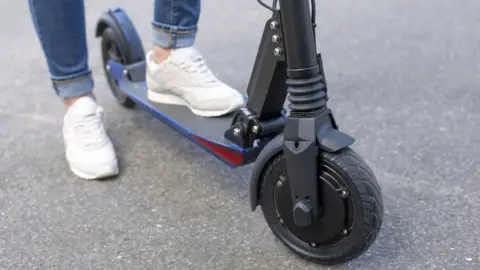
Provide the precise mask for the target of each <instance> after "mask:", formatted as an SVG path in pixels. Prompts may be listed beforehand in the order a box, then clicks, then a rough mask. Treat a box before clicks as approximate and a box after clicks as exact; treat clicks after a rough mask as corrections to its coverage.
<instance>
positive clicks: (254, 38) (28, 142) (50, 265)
mask: <svg viewBox="0 0 480 270" xmlns="http://www.w3.org/2000/svg"><path fill="white" fill-rule="evenodd" d="M152 2H153V1H127V0H121V1H120V0H119V1H113V0H108V1H107V0H102V1H87V13H88V19H87V21H88V38H89V47H90V64H91V68H92V70H93V71H94V74H95V81H96V94H97V96H98V98H99V102H100V103H101V105H102V106H103V107H104V108H105V110H106V113H107V115H106V126H107V128H108V132H109V133H110V135H111V137H112V140H113V141H114V143H115V145H116V148H117V150H118V153H119V157H120V159H121V164H122V174H121V176H120V177H118V178H117V179H115V180H111V181H105V182H88V181H83V180H80V179H78V178H76V177H74V176H73V175H72V174H71V172H70V171H69V169H68V166H67V164H66V162H65V159H64V152H63V151H64V149H63V145H62V143H63V142H62V137H61V125H62V122H61V121H62V116H63V107H62V104H61V102H60V101H59V100H58V99H57V98H56V97H55V95H54V93H53V91H52V89H51V86H50V82H49V79H48V75H47V69H46V66H45V61H44V58H43V55H42V53H41V50H40V47H39V43H38V41H37V38H36V36H35V35H34V32H33V27H32V24H31V21H30V17H29V13H28V8H27V1H9V2H8V5H7V4H6V2H5V3H4V5H2V9H1V10H0V14H1V16H0V25H1V27H0V29H1V31H2V35H1V36H0V45H1V46H0V62H1V63H3V65H4V68H3V69H2V71H1V72H0V88H1V95H0V126H1V127H0V269H169V270H170V269H209V270H211V269H328V268H322V267H319V266H317V265H314V264H311V263H307V262H305V261H303V260H301V259H299V258H298V257H296V256H295V255H292V254H291V253H290V252H289V251H287V250H286V248H284V247H283V246H282V245H281V244H280V243H279V242H278V241H277V240H276V239H275V238H274V237H273V235H272V234H271V232H270V231H269V229H268V227H267V225H266V224H265V222H264V220H263V216H262V214H261V212H260V211H259V210H257V211H256V212H253V213H252V212H251V211H250V209H249V197H248V195H249V194H248V184H249V183H248V179H249V169H250V167H244V168H240V169H235V170H231V169H229V168H227V167H225V166H224V165H223V164H222V163H220V162H219V161H217V160H215V159H214V158H213V157H210V156H209V155H207V154H206V153H205V152H204V151H203V150H201V149H198V148H196V147H194V145H193V144H192V143H191V142H189V141H187V140H185V139H184V138H182V137H181V136H180V135H178V134H176V133H175V132H174V131H172V130H170V129H169V128H168V127H166V126H165V125H163V124H161V123H160V122H158V121H156V120H154V119H152V118H151V117H150V116H148V115H147V114H145V113H142V112H141V111H128V110H126V109H123V108H122V107H120V106H119V105H118V104H117V103H116V102H115V100H114V99H113V97H112V95H111V94H110V93H109V89H108V87H107V84H106V81H105V79H104V76H103V75H102V71H101V60H100V57H99V56H100V50H99V45H100V44H99V40H96V39H95V38H94V37H93V36H94V35H93V32H94V27H95V23H96V20H97V19H98V17H99V16H100V15H101V13H102V12H103V11H104V10H106V9H107V8H109V7H115V6H121V7H123V8H124V9H125V10H127V11H128V13H129V15H130V16H131V18H132V20H133V21H134V23H135V25H136V27H137V29H138V30H139V32H140V33H141V36H142V38H143V42H144V44H145V46H146V47H147V48H148V46H149V44H150V43H149V41H150V20H151V16H152V7H153V5H152ZM202 9H203V13H202V17H201V22H200V34H199V36H198V40H197V47H198V49H199V50H200V51H201V52H202V53H203V55H204V56H205V58H206V59H207V62H208V63H209V65H210V67H211V68H212V69H213V70H214V71H215V73H216V74H217V75H218V76H219V77H220V78H221V79H222V80H224V81H226V82H228V83H229V84H231V85H232V86H234V87H236V88H239V89H245V88H246V85H247V81H248V77H249V73H250V71H251V68H252V64H253V61H254V57H255V54H256V49H257V46H258V42H259V38H260V36H261V32H262V27H263V24H264V21H265V20H266V19H267V18H268V16H269V13H268V11H266V10H264V9H262V8H261V6H259V5H257V3H256V1H253V0H250V1H204V4H203V7H202ZM317 9H318V10H317V14H318V25H319V27H318V30H317V34H318V40H317V42H318V48H319V49H320V50H321V52H322V53H323V57H324V64H325V69H326V74H327V80H328V83H329V89H330V97H331V100H330V107H331V108H332V109H333V110H334V112H335V115H336V118H337V121H338V123H339V124H340V127H341V129H342V130H344V131H346V132H348V133H350V134H352V135H353V136H355V138H356V139H357V141H356V143H355V145H354V147H353V148H354V149H355V151H357V152H358V153H360V154H361V155H362V156H363V157H364V158H365V160H366V161H367V162H368V163H369V164H370V166H371V167H372V168H373V170H374V172H375V173H376V175H377V178H378V180H379V183H380V185H381V187H382V189H383V194H384V202H385V217H384V225H383V228H382V231H381V233H380V235H379V237H378V239H377V241H376V242H375V244H374V245H373V246H372V247H371V249H370V250H369V251H368V252H367V253H366V254H365V255H364V256H362V257H360V258H359V259H357V260H355V261H353V262H351V263H349V264H346V265H343V266H338V267H333V268H331V269H384V270H387V269H422V270H425V269H480V246H479V244H478V242H479V238H480V225H479V224H480V210H479V208H480V196H479V195H478V194H479V191H480V179H479V173H480V159H479V157H480V136H479V135H478V134H479V133H480V126H479V124H480V106H479V105H478V104H480V53H479V52H480V50H479V48H480V32H479V29H480V17H479V14H480V2H478V1H475V0H464V1H447V0H425V1H418V0H371V1H354V0H338V1H318V2H317Z"/></svg>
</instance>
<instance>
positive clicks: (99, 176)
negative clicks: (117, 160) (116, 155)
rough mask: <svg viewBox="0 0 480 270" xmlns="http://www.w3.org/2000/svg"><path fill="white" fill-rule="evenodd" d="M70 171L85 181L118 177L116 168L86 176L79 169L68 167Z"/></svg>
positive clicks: (86, 174)
mask: <svg viewBox="0 0 480 270" xmlns="http://www.w3.org/2000/svg"><path fill="white" fill-rule="evenodd" d="M70 170H71V171H72V172H73V173H74V174H75V175H76V176H78V177H80V178H82V179H85V180H99V179H104V178H109V177H112V176H116V175H118V168H113V169H111V170H109V171H104V172H100V173H96V174H88V173H85V172H82V171H81V170H79V169H76V168H75V167H73V166H70Z"/></svg>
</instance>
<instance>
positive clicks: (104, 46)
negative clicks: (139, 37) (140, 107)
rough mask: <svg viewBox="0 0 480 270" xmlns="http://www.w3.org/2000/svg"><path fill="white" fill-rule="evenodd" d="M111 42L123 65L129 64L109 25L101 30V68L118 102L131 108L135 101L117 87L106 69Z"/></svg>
mask: <svg viewBox="0 0 480 270" xmlns="http://www.w3.org/2000/svg"><path fill="white" fill-rule="evenodd" d="M111 42H113V43H115V44H116V45H117V48H118V50H119V51H120V54H121V58H122V64H125V65H126V64H130V63H128V62H129V61H128V60H127V59H126V58H125V55H126V52H122V51H121V48H123V46H119V44H118V42H120V41H118V40H117V38H116V36H115V33H114V30H113V29H112V28H110V27H107V28H105V30H104V31H103V34H102V41H101V51H102V58H103V69H104V71H105V76H106V77H107V81H108V85H109V86H110V90H111V91H112V93H113V95H114V96H115V98H116V99H117V101H118V103H120V104H121V105H122V106H123V107H125V108H128V109H131V108H133V107H135V102H134V101H133V100H132V99H130V98H129V97H128V96H127V95H125V94H124V93H123V91H122V90H121V89H120V88H119V87H118V84H117V81H116V80H115V79H114V78H112V77H111V76H110V72H109V71H108V70H107V62H108V60H110V58H109V55H108V46H109V44H110V43H111Z"/></svg>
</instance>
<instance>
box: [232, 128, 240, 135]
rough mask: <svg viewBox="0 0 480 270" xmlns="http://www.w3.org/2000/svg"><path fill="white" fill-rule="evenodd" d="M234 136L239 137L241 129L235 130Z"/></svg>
mask: <svg viewBox="0 0 480 270" xmlns="http://www.w3.org/2000/svg"><path fill="white" fill-rule="evenodd" d="M233 135H235V136H239V135H240V129H239V128H234V129H233Z"/></svg>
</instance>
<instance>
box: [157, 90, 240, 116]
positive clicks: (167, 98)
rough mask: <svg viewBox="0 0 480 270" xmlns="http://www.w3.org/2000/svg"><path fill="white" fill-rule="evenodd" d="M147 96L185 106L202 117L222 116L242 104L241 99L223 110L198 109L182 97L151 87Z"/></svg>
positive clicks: (160, 101)
mask: <svg viewBox="0 0 480 270" xmlns="http://www.w3.org/2000/svg"><path fill="white" fill-rule="evenodd" d="M147 97H148V99H149V100H150V101H152V102H155V103H163V104H170V105H180V106H186V107H188V108H189V109H190V111H192V112H193V113H194V114H196V115H199V116H203V117H218V116H223V115H225V114H228V113H231V112H233V111H234V110H236V109H238V108H241V107H242V106H243V100H242V101H241V102H235V103H232V104H231V105H230V107H229V108H228V109H225V110H199V109H196V108H194V107H193V106H192V105H191V104H190V103H188V102H187V101H185V100H184V99H182V98H180V97H178V96H175V95H172V94H161V93H158V92H155V91H153V90H151V89H148V92H147Z"/></svg>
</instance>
